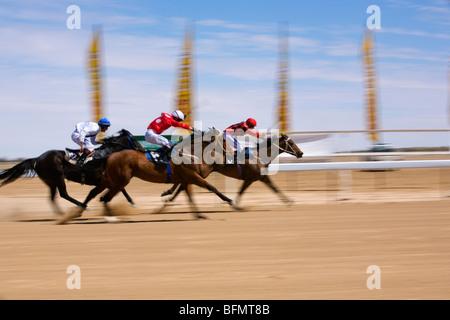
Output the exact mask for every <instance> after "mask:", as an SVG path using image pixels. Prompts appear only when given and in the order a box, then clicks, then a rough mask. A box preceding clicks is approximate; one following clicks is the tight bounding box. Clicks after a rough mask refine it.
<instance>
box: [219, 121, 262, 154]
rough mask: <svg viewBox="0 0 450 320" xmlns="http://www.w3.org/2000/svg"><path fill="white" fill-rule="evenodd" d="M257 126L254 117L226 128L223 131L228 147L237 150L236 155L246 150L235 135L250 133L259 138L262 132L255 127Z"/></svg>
mask: <svg viewBox="0 0 450 320" xmlns="http://www.w3.org/2000/svg"><path fill="white" fill-rule="evenodd" d="M255 127H256V120H255V119H253V118H248V119H247V120H246V121H242V122H239V123H236V124H233V125H231V126H229V127H228V128H226V129H225V130H224V131H223V136H224V138H225V140H226V142H227V148H229V149H231V150H233V151H234V152H236V155H237V154H241V153H242V152H244V151H245V150H244V148H243V147H242V146H241V144H240V143H239V141H238V140H237V139H236V138H235V137H237V136H243V135H245V134H250V135H252V136H254V137H256V138H259V137H260V133H259V132H258V131H257V130H255V129H254V128H255Z"/></svg>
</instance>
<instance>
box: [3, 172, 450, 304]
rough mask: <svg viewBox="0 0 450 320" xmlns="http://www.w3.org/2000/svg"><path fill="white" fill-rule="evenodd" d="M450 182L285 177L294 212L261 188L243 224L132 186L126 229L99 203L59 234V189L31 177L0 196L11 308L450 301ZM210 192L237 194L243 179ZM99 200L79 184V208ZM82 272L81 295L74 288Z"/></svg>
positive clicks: (246, 200)
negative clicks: (45, 302) (71, 283)
mask: <svg viewBox="0 0 450 320" xmlns="http://www.w3.org/2000/svg"><path fill="white" fill-rule="evenodd" d="M5 167H8V165H2V167H0V169H2V168H5ZM449 176H450V174H449V169H404V170H395V171H388V172H357V171H353V172H352V179H353V180H352V185H351V194H350V193H349V192H348V191H347V192H346V193H345V197H341V196H342V192H341V191H340V188H339V183H338V182H339V180H338V179H339V174H338V173H336V172H303V173H300V172H294V173H283V172H281V173H278V174H277V175H276V176H274V179H275V181H276V184H277V185H278V186H279V187H280V189H282V190H284V191H285V192H286V194H287V195H288V196H289V197H291V198H292V199H294V200H295V201H296V203H295V205H293V206H291V207H287V206H285V205H283V204H282V203H281V201H279V199H278V198H277V196H276V195H275V194H273V193H272V192H271V191H270V190H269V189H268V188H266V187H265V186H264V185H262V184H261V183H255V184H254V185H253V186H251V187H250V188H249V190H248V192H247V193H246V194H245V195H244V197H243V198H242V202H241V204H242V206H244V207H245V209H246V210H245V211H241V212H237V211H233V210H232V209H231V208H230V207H229V206H228V205H225V204H222V203H221V201H220V200H219V199H218V198H217V197H215V196H214V195H213V194H211V193H209V192H205V191H203V190H200V189H195V194H194V196H195V200H196V202H197V205H198V207H199V208H200V210H201V211H202V212H203V214H204V215H206V216H208V217H209V218H210V219H209V220H199V221H195V220H193V217H192V215H191V214H189V213H187V212H188V211H189V206H188V203H187V200H186V197H185V195H180V197H179V199H177V205H174V206H170V207H169V208H168V209H167V211H166V212H165V213H161V214H150V213H152V212H155V211H156V210H157V209H158V208H159V207H160V206H161V203H162V199H161V197H160V196H159V195H160V193H161V191H162V190H165V189H167V188H168V187H169V185H163V184H161V185H158V184H150V183H147V182H143V181H141V180H138V179H133V180H132V182H131V184H130V185H129V186H128V188H127V190H128V192H129V193H130V195H131V196H132V197H133V199H134V200H135V202H136V204H137V207H135V208H131V207H129V206H128V205H127V204H126V203H125V200H124V198H123V197H122V196H121V195H118V196H117V197H116V198H115V199H114V200H113V202H112V205H113V207H114V208H115V210H116V212H117V213H118V214H120V215H121V218H123V223H108V222H106V221H105V220H104V219H103V217H102V216H101V213H102V207H101V204H100V203H99V202H98V199H95V200H93V201H92V202H91V204H90V209H91V210H90V211H86V212H85V213H84V215H83V216H82V217H81V218H78V219H75V220H73V221H72V222H71V223H69V224H67V225H55V220H56V219H57V216H56V215H55V214H54V213H53V212H52V211H51V207H50V204H49V200H48V197H49V191H48V189H47V187H46V186H45V185H44V184H43V183H42V182H41V181H40V180H39V179H38V178H29V179H21V180H19V181H16V182H14V183H12V184H10V185H7V186H4V187H2V188H0V203H1V209H0V256H1V260H0V299H8V300H9V299H152V300H153V299H162V300H178V299H195V300H210V299H217V300H223V299H225V300H227V299H233V300H236V299H237V300H240V299H251V300H260V299H271V300H279V299H283V300H300V299H450V268H449V266H450V250H449V245H450V210H449V205H450V197H448V196H449V194H450V180H449ZM208 180H209V181H210V182H211V183H212V184H214V185H215V186H216V187H218V189H219V190H221V191H224V192H225V193H226V194H227V195H229V196H232V197H234V196H235V192H236V190H237V188H238V182H237V181H235V180H228V179H227V180H225V179H224V177H222V176H219V175H216V174H213V175H211V176H210V178H208ZM90 189H91V187H88V186H81V185H78V184H75V183H72V182H69V183H68V190H69V193H70V194H71V195H72V196H74V197H75V198H77V199H79V200H83V199H84V197H85V196H86V195H87V193H88V191H89V190H90ZM349 194H350V195H351V197H349ZM340 198H350V199H348V200H345V201H340V200H339V199H340ZM57 201H58V203H59V204H60V205H61V207H62V208H63V209H64V210H65V211H66V212H70V210H71V209H73V205H72V204H70V203H68V202H67V201H65V200H63V199H61V198H59V197H58V199H57ZM72 265H75V266H78V267H79V270H80V278H79V279H80V282H79V283H80V284H81V289H73V290H70V289H68V287H67V280H68V278H69V276H71V274H70V273H67V268H68V267H69V266H72ZM369 266H378V267H379V268H380V269H379V270H380V273H379V279H378V280H379V281H378V282H377V283H378V284H380V286H381V287H380V289H376V288H375V289H372V290H370V289H368V286H367V280H368V278H369V277H370V276H371V275H372V273H368V272H367V269H368V267H369ZM374 283H375V282H374Z"/></svg>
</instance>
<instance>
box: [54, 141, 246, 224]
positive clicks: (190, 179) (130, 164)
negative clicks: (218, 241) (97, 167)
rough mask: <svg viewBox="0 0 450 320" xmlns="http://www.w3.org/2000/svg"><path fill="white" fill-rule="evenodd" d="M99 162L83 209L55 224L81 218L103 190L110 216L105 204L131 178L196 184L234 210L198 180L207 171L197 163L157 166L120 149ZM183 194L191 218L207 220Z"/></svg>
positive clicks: (140, 154) (139, 154) (138, 153)
mask: <svg viewBox="0 0 450 320" xmlns="http://www.w3.org/2000/svg"><path fill="white" fill-rule="evenodd" d="M192 135H194V134H192ZM182 156H184V157H188V158H189V157H193V156H192V155H182ZM102 161H104V162H105V170H104V174H103V176H102V182H101V183H100V184H99V185H97V186H96V187H95V188H94V189H92V190H91V192H90V193H89V194H88V196H87V198H86V200H85V201H84V203H83V206H81V208H80V209H79V210H78V211H76V212H73V213H71V214H68V215H67V216H66V217H63V218H62V219H60V220H59V221H58V222H57V223H58V224H64V223H66V222H68V221H70V220H72V219H73V218H76V217H79V216H81V214H82V212H83V211H84V208H85V207H86V206H87V204H88V202H89V201H90V200H92V199H93V198H95V197H96V196H97V195H98V194H99V193H101V192H103V191H104V190H105V189H108V191H107V193H106V194H105V195H103V196H102V197H101V198H100V201H102V202H103V204H104V215H105V216H111V211H110V209H109V207H108V202H110V201H111V200H112V198H114V196H115V195H116V194H117V193H118V192H119V191H121V190H123V189H124V188H125V187H126V186H127V185H128V183H129V182H130V181H131V179H132V178H133V177H137V178H139V179H141V180H144V181H148V182H153V183H174V184H181V185H186V186H187V185H197V186H199V187H202V188H205V189H207V190H209V191H211V192H214V193H215V194H216V195H217V196H218V197H219V198H221V199H222V200H223V201H225V202H227V203H228V204H229V205H231V206H232V207H234V208H235V209H238V208H236V207H235V206H234V201H233V200H232V199H230V198H228V197H226V196H225V195H223V194H222V193H221V192H220V191H219V190H217V189H216V188H215V187H214V186H213V185H211V184H210V183H208V182H207V181H206V180H205V179H204V178H203V177H202V176H203V175H204V173H203V172H201V170H202V169H206V170H209V167H199V166H198V165H197V164H194V163H192V161H182V162H181V163H174V161H173V159H171V160H170V161H169V162H168V163H167V164H165V163H157V162H155V161H151V159H149V153H148V152H145V151H144V152H142V151H139V150H137V151H136V150H123V151H120V152H116V153H113V154H111V155H110V156H109V157H108V158H107V159H103V160H102ZM185 191H186V193H187V195H188V198H189V202H190V204H191V208H192V211H193V214H194V217H195V218H196V219H207V217H205V216H203V215H201V214H200V212H199V211H198V210H197V208H196V206H195V203H194V201H193V199H192V193H191V189H190V188H186V189H185Z"/></svg>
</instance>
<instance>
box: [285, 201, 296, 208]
mask: <svg viewBox="0 0 450 320" xmlns="http://www.w3.org/2000/svg"><path fill="white" fill-rule="evenodd" d="M286 205H287V206H288V207H293V206H295V201H291V200H289V201H286Z"/></svg>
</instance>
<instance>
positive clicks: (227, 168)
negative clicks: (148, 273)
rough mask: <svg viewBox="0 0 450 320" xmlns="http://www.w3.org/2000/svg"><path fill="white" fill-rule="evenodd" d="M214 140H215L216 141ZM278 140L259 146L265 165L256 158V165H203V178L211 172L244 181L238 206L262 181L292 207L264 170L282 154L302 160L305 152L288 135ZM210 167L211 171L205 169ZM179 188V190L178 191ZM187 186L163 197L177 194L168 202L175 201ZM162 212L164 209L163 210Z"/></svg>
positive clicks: (173, 188) (176, 186)
mask: <svg viewBox="0 0 450 320" xmlns="http://www.w3.org/2000/svg"><path fill="white" fill-rule="evenodd" d="M215 139H217V136H215ZM215 139H214V140H215ZM274 140H276V138H275V137H269V138H268V139H266V140H265V141H263V142H261V143H259V144H258V145H257V154H259V152H260V151H261V150H262V149H263V148H264V149H266V150H265V151H266V152H265V154H266V155H267V158H268V159H267V160H268V161H267V162H265V163H263V162H261V159H260V158H259V157H257V155H253V156H256V157H257V158H256V160H257V161H256V163H249V162H250V161H248V160H246V162H245V163H242V164H240V163H231V164H228V163H225V161H223V159H222V161H214V162H213V163H212V164H210V165H206V164H201V165H199V166H202V167H203V168H202V170H201V172H203V173H205V174H206V176H205V175H203V178H206V177H207V176H208V175H209V174H210V173H211V172H213V171H215V172H219V173H221V174H223V175H225V176H228V177H231V178H235V179H239V180H243V183H242V186H241V188H240V190H239V192H238V195H237V197H236V199H235V202H236V204H235V205H238V203H239V200H240V198H241V197H242V194H243V193H244V192H245V190H247V188H248V187H249V186H250V185H251V184H252V183H253V182H255V181H261V182H263V183H264V184H266V185H267V186H268V187H269V188H270V189H271V190H273V191H274V192H275V193H276V194H277V195H278V196H279V197H280V198H281V200H282V201H283V202H284V203H286V204H288V205H290V204H292V201H291V200H290V199H289V198H288V197H286V196H285V195H284V194H283V193H282V192H281V191H280V190H279V189H278V188H277V187H276V186H275V184H274V183H273V182H272V180H271V179H270V178H269V176H268V175H267V174H264V173H263V172H264V170H265V169H267V168H268V166H269V164H270V162H271V161H273V159H274V158H275V157H276V156H277V155H278V154H281V153H284V152H285V153H288V154H290V155H293V156H295V157H297V158H301V157H302V156H303V152H302V151H301V150H300V148H299V147H298V146H297V145H296V144H295V143H294V142H293V141H292V139H291V138H290V137H288V136H287V135H286V134H283V133H281V135H280V137H279V138H278V142H276V141H274ZM208 144H209V143H208V142H206V143H205V142H203V149H204V148H205V147H206V146H207V145H208ZM272 149H278V151H279V152H273V151H274V150H272ZM205 166H206V167H209V170H208V169H206V168H205ZM177 188H178V189H177ZM186 188H187V186H186V185H177V184H175V185H174V186H173V187H172V188H171V189H169V190H167V191H165V192H163V193H162V194H161V196H166V195H170V194H172V193H174V192H175V190H176V193H175V194H174V195H173V196H172V197H171V198H169V199H167V201H166V202H171V201H173V200H174V199H175V198H176V196H177V195H178V194H179V193H180V192H181V191H183V190H186ZM161 210H162V209H161Z"/></svg>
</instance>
